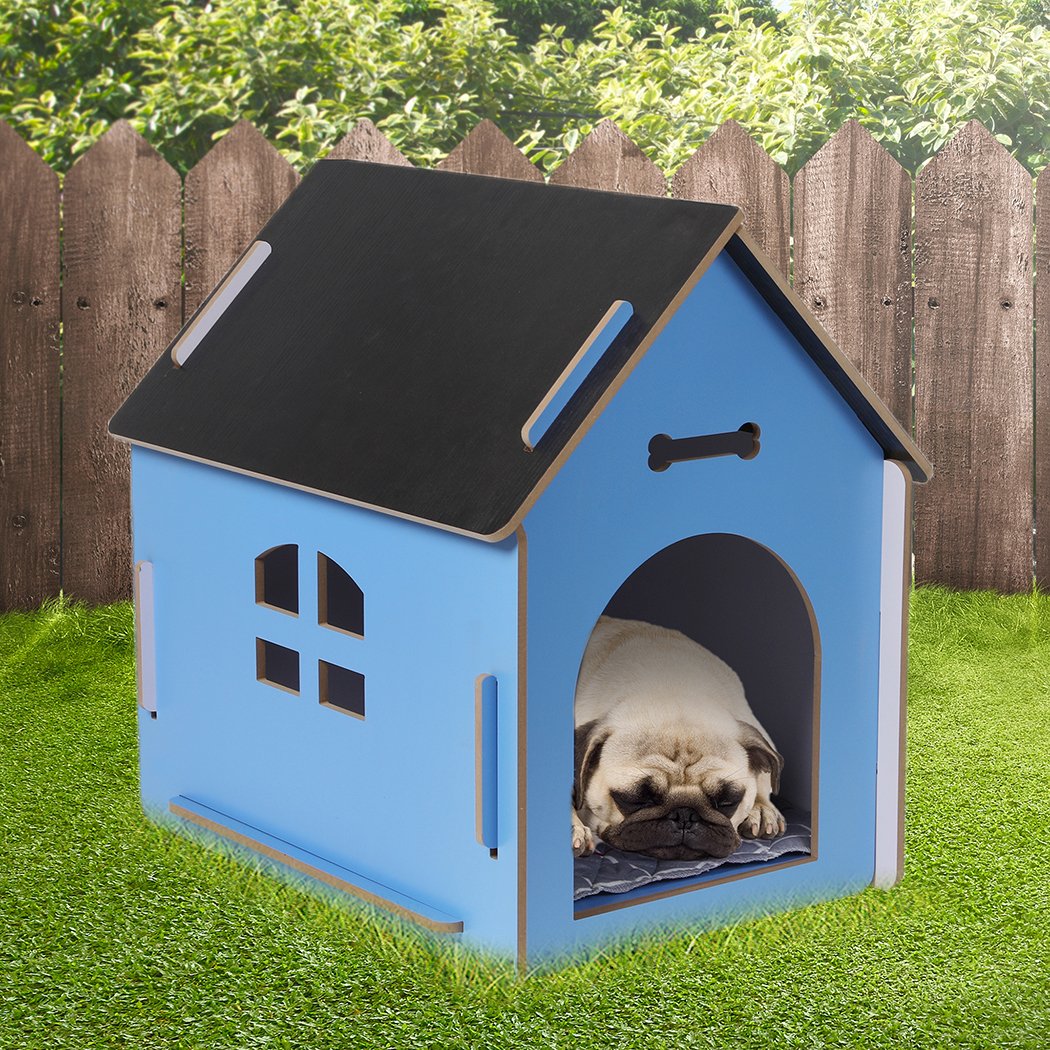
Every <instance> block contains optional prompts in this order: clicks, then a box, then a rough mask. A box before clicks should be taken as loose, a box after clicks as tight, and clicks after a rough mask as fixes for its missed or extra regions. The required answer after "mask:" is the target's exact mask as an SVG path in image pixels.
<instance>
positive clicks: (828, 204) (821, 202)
mask: <svg viewBox="0 0 1050 1050" xmlns="http://www.w3.org/2000/svg"><path fill="white" fill-rule="evenodd" d="M795 291H796V292H798V293H799V294H800V295H801V296H802V298H803V299H804V300H805V301H806V304H807V305H808V306H809V307H810V309H812V310H813V312H814V313H815V314H816V315H817V317H818V318H819V319H820V321H821V323H822V324H823V325H824V327H825V328H827V330H828V332H830V333H831V337H832V338H833V339H834V340H835V341H836V342H837V343H838V345H839V346H840V347H841V348H842V350H843V351H844V352H845V353H846V354H847V356H848V357H849V358H850V359H851V360H852V361H853V363H854V364H855V365H856V366H857V367H858V368H859V369H860V371H861V373H862V374H863V375H864V377H865V378H866V379H867V380H868V382H869V383H870V384H871V385H872V387H874V389H875V392H876V393H877V394H878V395H879V397H881V398H882V400H883V401H885V402H886V404H887V406H889V408H890V410H891V411H892V412H893V414H894V415H895V416H896V417H897V419H898V420H900V422H901V423H902V424H903V425H904V427H905V429H906V430H908V431H909V432H910V431H911V428H912V404H911V322H912V290H911V176H909V174H908V173H907V172H906V171H905V170H904V169H903V168H902V167H901V166H900V165H899V164H898V163H897V162H896V161H895V160H894V159H893V158H892V157H891V156H890V155H889V154H888V153H887V152H886V150H885V149H883V148H882V146H881V145H879V143H878V142H876V141H875V139H874V138H873V137H872V136H871V135H870V134H869V133H868V132H867V131H865V130H864V129H863V128H862V127H861V126H860V125H859V124H858V123H857V122H856V121H855V120H851V121H849V122H847V123H846V124H844V125H843V126H842V127H841V128H839V130H838V131H837V132H836V134H835V135H834V136H833V137H832V138H831V139H830V140H829V141H828V142H827V143H826V144H825V145H824V146H823V147H822V148H821V149H820V150H818V151H817V152H816V153H815V154H814V155H813V157H812V158H810V160H809V162H808V163H807V164H806V165H805V167H803V168H802V170H801V171H800V172H799V173H798V174H797V175H796V176H795Z"/></svg>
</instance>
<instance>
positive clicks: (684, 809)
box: [667, 806, 700, 831]
mask: <svg viewBox="0 0 1050 1050" xmlns="http://www.w3.org/2000/svg"><path fill="white" fill-rule="evenodd" d="M667 819H668V820H669V821H670V822H671V823H672V824H674V825H675V826H676V827H679V828H681V829H682V830H683V831H687V830H688V829H689V828H691V827H693V825H694V824H699V823H700V814H699V813H697V811H696V810H695V809H690V808H689V806H679V807H678V808H677V809H673V810H671V812H670V813H668V814H667Z"/></svg>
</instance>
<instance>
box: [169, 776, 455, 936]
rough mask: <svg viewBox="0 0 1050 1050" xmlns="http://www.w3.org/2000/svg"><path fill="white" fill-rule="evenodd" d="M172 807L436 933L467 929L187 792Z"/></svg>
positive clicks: (199, 823)
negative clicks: (191, 797)
mask: <svg viewBox="0 0 1050 1050" xmlns="http://www.w3.org/2000/svg"><path fill="white" fill-rule="evenodd" d="M168 809H169V810H170V811H171V812H172V813H173V814H174V815H175V816H177V817H180V818H181V819H182V820H186V821H189V822H190V823H192V824H195V825H197V826H198V827H201V828H204V829H206V830H207V831H210V832H212V833H213V834H215V835H219V836H221V837H222V838H224V839H228V840H229V841H231V842H235V843H237V844H238V845H239V846H244V847H246V848H248V849H250V850H254V851H255V852H256V853H260V854H262V855H263V856H264V857H267V858H269V859H270V860H275V861H277V862H278V863H280V864H283V865H284V866H285V867H288V868H291V869H293V870H294V871H297V872H299V873H300V874H303V875H308V876H309V877H310V878H312V879H317V880H318V881H319V882H323V883H324V884H325V885H326V886H331V887H332V888H333V889H337V890H340V891H342V892H343V893H348V894H350V895H351V896H354V897H357V898H359V899H360V900H363V901H365V902H366V903H368V904H371V905H373V906H374V907H376V908H381V909H383V910H384V911H388V912H391V913H392V914H394V915H396V916H398V917H399V918H401V919H407V920H408V921H409V922H414V923H416V924H417V925H419V926H422V927H424V928H425V929H428V930H431V931H433V932H435V933H462V932H463V922H462V920H458V919H454V918H452V917H451V916H449V915H445V914H444V913H443V912H440V911H438V910H436V909H434V908H429V907H428V906H427V905H425V904H423V903H422V902H421V901H415V900H413V899H412V898H411V897H408V896H406V895H404V894H401V893H398V892H397V891H396V890H392V889H390V888H389V887H387V886H383V885H381V884H380V883H377V882H373V881H372V880H371V879H367V878H365V877H364V876H363V875H358V874H357V873H356V872H353V871H350V870H349V869H348V868H343V867H342V866H340V865H337V864H334V863H332V862H331V861H326V860H324V859H323V858H321V857H316V856H314V855H313V854H311V853H307V852H306V851H305V850H300V849H298V848H297V847H295V846H293V845H291V843H288V842H285V841H283V840H282V839H278V838H275V837H273V836H272V835H268V834H266V833H265V832H263V831H259V830H258V829H257V828H253V827H251V826H250V825H248V824H243V823H241V822H240V821H238V820H234V819H233V818H232V817H228V816H226V815H225V814H223V813H219V812H218V811H217V810H213V809H211V808H210V807H208V806H204V805H202V804H201V803H199V802H194V801H193V800H192V799H189V798H186V797H185V796H183V795H176V796H175V798H173V799H172V800H171V801H170V802H169V803H168Z"/></svg>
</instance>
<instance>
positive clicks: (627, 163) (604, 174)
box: [550, 120, 667, 197]
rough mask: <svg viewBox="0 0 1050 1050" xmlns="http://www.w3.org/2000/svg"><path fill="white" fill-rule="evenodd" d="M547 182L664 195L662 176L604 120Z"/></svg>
mask: <svg viewBox="0 0 1050 1050" xmlns="http://www.w3.org/2000/svg"><path fill="white" fill-rule="evenodd" d="M550 182H551V184H552V185H555V186H558V185H560V186H582V187H586V188H589V189H592V190H616V191H618V192H620V193H644V194H647V195H649V196H651V197H662V196H663V195H664V194H665V193H666V192H667V184H666V182H665V180H664V176H663V172H662V171H660V169H659V168H658V167H657V166H656V165H655V164H654V163H653V162H652V161H651V160H650V159H649V158H648V157H647V156H646V155H645V154H644V153H643V152H642V151H641V150H640V149H639V148H638V147H637V146H636V145H635V144H634V143H633V142H632V141H631V140H630V139H629V138H628V137H627V136H626V135H625V134H624V133H623V132H622V131H621V130H620V129H619V128H618V127H617V126H616V125H615V124H614V123H613V122H612V121H611V120H603V121H602V122H601V123H600V124H599V125H598V126H597V127H596V128H595V129H594V130H593V131H592V132H591V133H590V134H589V135H588V136H587V137H586V138H585V139H584V140H583V142H581V143H580V144H579V145H578V146H577V147H576V149H575V150H573V152H572V153H570V154H569V156H568V157H566V158H565V160H564V161H562V163H561V165H560V166H559V167H558V168H557V169H556V170H555V171H554V172H553V173H552V174H551V177H550Z"/></svg>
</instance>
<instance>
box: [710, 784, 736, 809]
mask: <svg viewBox="0 0 1050 1050" xmlns="http://www.w3.org/2000/svg"><path fill="white" fill-rule="evenodd" d="M743 797H744V789H743V788H742V787H739V786H738V785H736V784H723V785H722V787H721V788H719V790H718V792H717V793H716V794H715V796H714V798H713V799H712V802H713V804H714V807H715V809H717V810H718V811H719V812H720V813H732V812H733V811H734V810H735V809H736V807H737V806H739V805H740V800H741V799H742V798H743Z"/></svg>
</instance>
